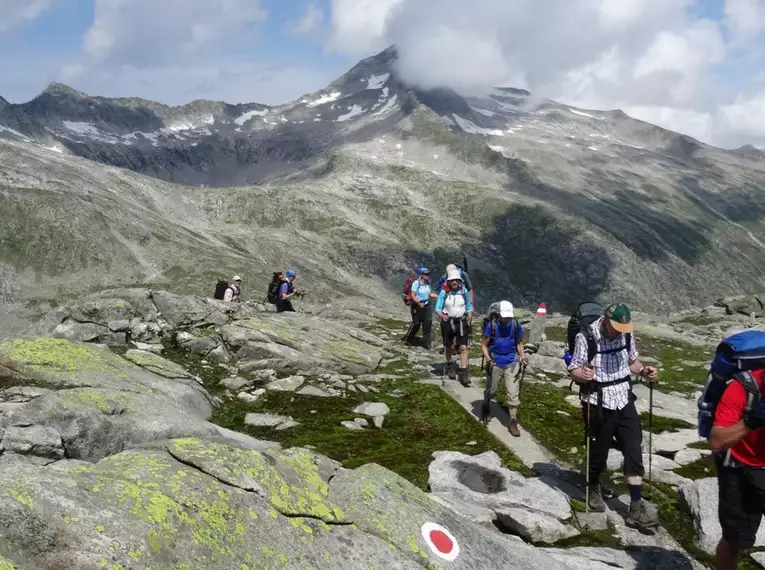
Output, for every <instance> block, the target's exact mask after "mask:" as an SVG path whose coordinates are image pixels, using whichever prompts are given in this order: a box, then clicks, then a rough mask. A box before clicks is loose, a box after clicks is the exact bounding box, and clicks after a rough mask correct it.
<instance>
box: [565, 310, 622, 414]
mask: <svg viewBox="0 0 765 570" xmlns="http://www.w3.org/2000/svg"><path fill="white" fill-rule="evenodd" d="M605 313H606V310H605V308H604V307H603V305H601V304H600V303H598V302H596V301H584V302H582V303H579V306H578V307H577V308H576V311H575V312H574V314H573V315H571V318H570V319H569V320H568V327H567V329H566V340H567V341H568V352H567V353H566V356H564V361H565V363H566V367H567V368H568V365H569V362H570V359H571V357H572V356H573V354H574V347H575V345H576V335H577V334H579V333H582V334H583V335H584V339H585V341H587V362H592V359H593V358H595V356H596V355H597V354H611V353H614V352H620V351H622V350H624V349H625V348H626V349H627V354H629V352H630V350H632V333H626V334H625V335H624V340H625V344H624V345H622V346H620V347H617V348H612V349H610V350H603V351H599V350H598V343H597V341H596V340H595V337H594V336H593V335H592V328H591V325H592V323H594V322H595V321H597V320H598V319H599V318H600V317H602V316H603V315H604V314H605ZM621 382H623V380H621V379H618V380H612V381H610V382H591V383H589V384H587V385H582V384H580V385H579V394H581V393H582V391H583V389H584V391H586V392H589V391H592V390H597V391H598V402H600V398H601V397H602V394H601V393H600V391H601V390H602V389H603V388H605V387H607V386H613V385H615V384H619V383H621ZM568 388H569V390H573V388H574V380H571V382H570V383H569V385H568ZM598 407H600V403H598Z"/></svg>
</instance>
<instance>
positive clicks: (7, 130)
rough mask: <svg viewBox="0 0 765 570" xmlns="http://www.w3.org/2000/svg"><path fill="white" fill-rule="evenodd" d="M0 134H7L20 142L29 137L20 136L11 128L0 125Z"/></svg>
mask: <svg viewBox="0 0 765 570" xmlns="http://www.w3.org/2000/svg"><path fill="white" fill-rule="evenodd" d="M0 133H9V134H11V135H13V136H15V137H19V138H20V139H22V140H25V141H28V140H29V137H27V136H25V135H23V134H21V133H20V132H19V131H17V130H15V129H12V128H11V127H4V126H3V125H0Z"/></svg>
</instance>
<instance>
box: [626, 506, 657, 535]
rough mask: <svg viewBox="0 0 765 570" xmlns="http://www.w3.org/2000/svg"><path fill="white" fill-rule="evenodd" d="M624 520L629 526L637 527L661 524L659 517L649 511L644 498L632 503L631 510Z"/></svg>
mask: <svg viewBox="0 0 765 570" xmlns="http://www.w3.org/2000/svg"><path fill="white" fill-rule="evenodd" d="M624 522H625V523H626V524H627V526H629V527H632V528H637V529H640V528H653V527H656V526H659V518H658V517H657V516H655V515H652V514H651V513H650V512H649V511H648V505H647V504H646V502H645V501H644V500H642V499H641V500H639V501H632V503H630V510H629V512H628V513H627V516H626V517H625V519H624Z"/></svg>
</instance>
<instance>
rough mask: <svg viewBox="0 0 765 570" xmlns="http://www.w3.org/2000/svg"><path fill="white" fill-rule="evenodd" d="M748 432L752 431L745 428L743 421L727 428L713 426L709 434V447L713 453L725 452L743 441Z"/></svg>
mask: <svg viewBox="0 0 765 570" xmlns="http://www.w3.org/2000/svg"><path fill="white" fill-rule="evenodd" d="M750 431H752V430H750V429H749V428H748V427H746V425H745V424H744V420H739V421H737V422H736V423H735V424H733V425H730V426H727V427H722V426H715V427H713V428H712V431H711V432H710V433H709V447H711V448H712V452H713V453H720V452H723V451H727V450H728V449H730V448H731V447H733V446H735V445H736V444H737V443H738V442H740V441H741V440H742V439H744V438H745V437H746V435H747V434H748V433H749V432H750Z"/></svg>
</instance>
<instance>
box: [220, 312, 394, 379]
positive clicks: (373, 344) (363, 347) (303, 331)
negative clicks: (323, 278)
mask: <svg viewBox="0 0 765 570" xmlns="http://www.w3.org/2000/svg"><path fill="white" fill-rule="evenodd" d="M220 336H221V338H222V339H223V341H224V343H225V346H227V347H229V348H230V350H231V351H232V354H233V358H234V359H235V360H236V361H241V362H242V363H243V365H242V366H241V370H243V371H246V370H254V369H264V368H275V369H280V370H291V371H294V372H297V371H299V370H315V369H321V370H330V371H336V372H343V373H347V374H365V373H369V372H372V371H373V370H374V369H375V368H376V367H377V366H378V365H379V363H380V361H381V359H382V351H381V348H382V346H383V342H382V341H381V340H380V339H379V338H377V337H376V336H374V335H372V334H370V333H365V332H364V331H361V330H359V329H357V328H355V327H352V326H349V325H348V324H345V323H341V322H337V321H330V320H323V319H318V318H316V317H312V316H308V315H306V314H304V313H279V314H277V313H259V314H257V315H256V316H253V317H251V318H247V319H236V320H234V321H232V322H230V323H229V324H227V325H224V326H222V327H220Z"/></svg>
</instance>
